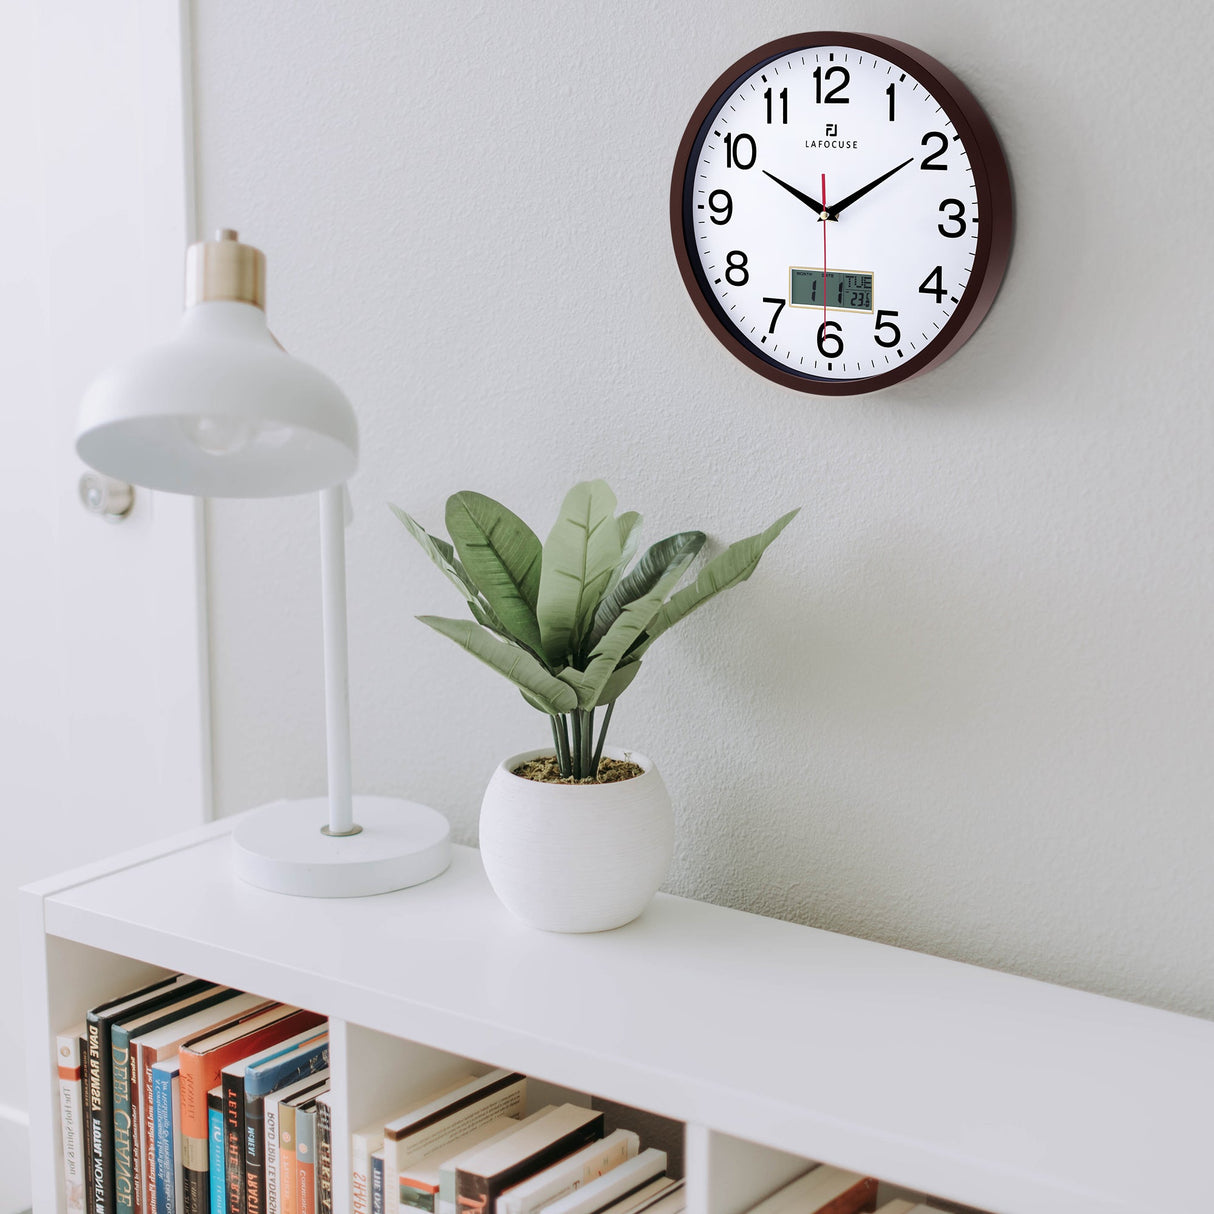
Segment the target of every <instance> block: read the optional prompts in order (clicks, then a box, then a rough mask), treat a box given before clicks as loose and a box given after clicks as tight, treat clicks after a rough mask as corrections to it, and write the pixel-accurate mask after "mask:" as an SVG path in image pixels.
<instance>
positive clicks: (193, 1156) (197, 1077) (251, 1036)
mask: <svg viewBox="0 0 1214 1214" xmlns="http://www.w3.org/2000/svg"><path fill="white" fill-rule="evenodd" d="M324 1019H325V1018H324V1017H323V1016H318V1015H316V1014H315V1013H314V1012H304V1011H300V1010H299V1009H298V1008H293V1007H285V1006H283V1005H282V1004H275V1005H274V1006H273V1007H270V1008H266V1009H264V1010H262V1011H259V1012H256V1013H254V1014H252V1015H250V1016H248V1017H246V1018H245V1019H243V1020H239V1021H237V1022H236V1023H235V1024H231V1025H228V1026H226V1027H225V1028H222V1029H219V1030H217V1031H216V1032H214V1033H208V1034H206V1035H205V1036H203V1037H199V1038H195V1039H194V1040H192V1041H189V1042H187V1043H186V1044H185V1045H183V1046H182V1047H181V1132H182V1152H183V1156H184V1165H185V1214H224V1211H223V1210H216V1211H213V1212H212V1211H211V1208H210V1207H211V1189H210V1181H209V1179H208V1174H209V1171H210V1165H209V1141H208V1126H207V1093H208V1092H209V1091H210V1090H211V1089H212V1088H213V1087H214V1086H215V1085H216V1084H218V1083H219V1082H220V1077H221V1075H222V1073H223V1068H224V1067H225V1066H227V1065H228V1064H229V1063H232V1062H235V1061H236V1060H238V1059H240V1058H244V1057H247V1056H248V1055H250V1054H253V1053H256V1052H258V1051H260V1050H263V1049H265V1048H267V1047H268V1046H271V1045H274V1044H276V1043H277V1042H280V1041H283V1040H284V1039H285V1038H287V1037H290V1036H292V1035H293V1034H294V1033H298V1032H301V1031H302V1030H303V1029H305V1028H310V1027H313V1026H315V1025H317V1024H321V1023H323V1021H324ZM226 1180H227V1178H226V1177H225V1181H226ZM225 1207H226V1202H225Z"/></svg>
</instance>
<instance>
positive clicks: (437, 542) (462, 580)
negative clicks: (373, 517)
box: [388, 504, 480, 603]
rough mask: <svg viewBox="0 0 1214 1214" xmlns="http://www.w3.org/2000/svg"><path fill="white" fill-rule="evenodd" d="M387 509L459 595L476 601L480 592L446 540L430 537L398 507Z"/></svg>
mask: <svg viewBox="0 0 1214 1214" xmlns="http://www.w3.org/2000/svg"><path fill="white" fill-rule="evenodd" d="M388 508H389V509H390V510H391V511H392V513H393V514H395V515H396V517H397V518H398V519H400V521H401V522H402V523H404V525H405V527H406V528H408V531H409V534H410V535H411V536H412V537H413V538H414V539H415V540H416V541H417V542H418V543H419V544H420V545H421V547H422V550H423V551H424V552H425V554H426V555H427V556H428V557H429V558H430V559H431V560H432V561H433V562H434V563H435V565H437V566H438V568H439V569H441V570H442V572H443V573H444V574H445V575H446V577H447V578H448V579H449V580H450V582H451V584H452V585H453V586H454V587H455V588H456V589H457V590H458V591H459V592H460V594H462V595H463V596H464V598H465V599H467V600H468V602H469V603H472V602H474V601H476V600H478V599H479V598H480V592H479V591H478V590H477V588H476V586H475V585H474V584H473V582H472V579H471V578H470V577H469V576H468V574H467V573H466V572H465V570H464V567H463V565H461V564H460V563H459V561H458V560H457V559H456V556H455V549H453V548H452V547H451V545H450V544H448V543H447V541H446V540H441V539H439V538H438V536H435V535H431V534H430V533H429V532H428V531H427V530H426V529H425V528H424V527H423V526H422V525H421V524H420V523H419V522H418V521H417V520H416V519H414V518H412V517H410V516H409V515H408V514H406V513H405V512H404V511H403V510H402V509H401V508H400V507H399V506H393V505H391V504H389V507H388Z"/></svg>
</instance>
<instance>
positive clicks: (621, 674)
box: [594, 660, 641, 708]
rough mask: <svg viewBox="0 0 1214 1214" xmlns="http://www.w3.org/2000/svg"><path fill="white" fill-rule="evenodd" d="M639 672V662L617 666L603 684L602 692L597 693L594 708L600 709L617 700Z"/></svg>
mask: <svg viewBox="0 0 1214 1214" xmlns="http://www.w3.org/2000/svg"><path fill="white" fill-rule="evenodd" d="M640 672H641V663H640V661H639V660H638V661H635V662H629V663H628V664H627V665H626V666H617V667H616V668H615V670H614V671H612V673H611V677H610V678H609V679H608V680H607V682H606V683H604V684H603V690H602V691H600V692H599V698H598V700H597V701H596V702H595V705H594V706H595V708H602V707H603V705H605V704H611V703H613V702H614V701H615V700H618V699H619V698H620V696H621V695H623V694H624V692H625V691H627V690H628V688H629V686H630V685H631V683H632V680H633V679H635V678H636V677H637V675H638V674H640Z"/></svg>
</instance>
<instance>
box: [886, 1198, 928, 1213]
mask: <svg viewBox="0 0 1214 1214" xmlns="http://www.w3.org/2000/svg"><path fill="white" fill-rule="evenodd" d="M927 1209H930V1207H929V1206H917V1205H915V1203H914V1202H913V1201H905V1200H904V1199H902V1198H900V1197H899V1198H897V1199H896V1200H894V1201H887V1202H886V1203H885V1205H883V1206H882V1207H881V1208H880V1209H879V1210H878V1211H877V1214H912V1212H913V1211H919V1210H927Z"/></svg>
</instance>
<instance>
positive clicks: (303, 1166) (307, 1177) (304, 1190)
mask: <svg viewBox="0 0 1214 1214" xmlns="http://www.w3.org/2000/svg"><path fill="white" fill-rule="evenodd" d="M295 1192H296V1205H295V1210H296V1214H316V1100H315V1098H313V1099H311V1100H308V1101H306V1102H305V1103H303V1104H301V1105H300V1106H299V1107H298V1108H297V1109H296V1110H295Z"/></svg>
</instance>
